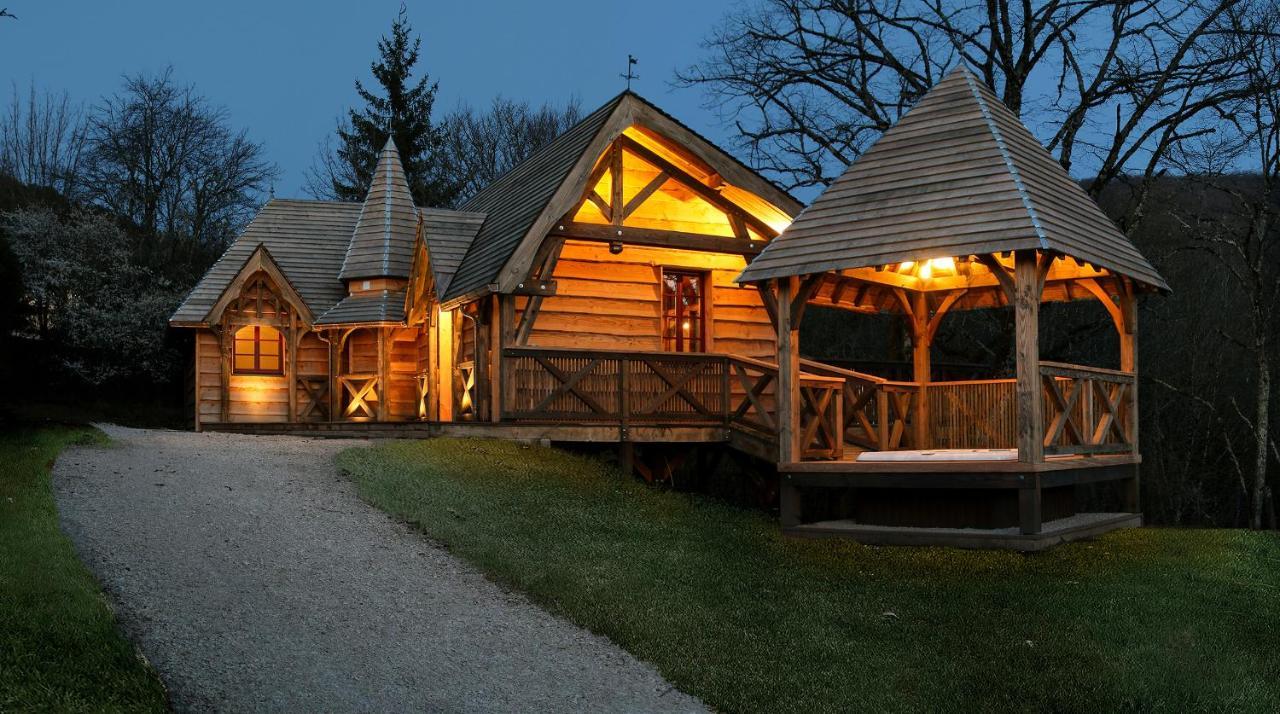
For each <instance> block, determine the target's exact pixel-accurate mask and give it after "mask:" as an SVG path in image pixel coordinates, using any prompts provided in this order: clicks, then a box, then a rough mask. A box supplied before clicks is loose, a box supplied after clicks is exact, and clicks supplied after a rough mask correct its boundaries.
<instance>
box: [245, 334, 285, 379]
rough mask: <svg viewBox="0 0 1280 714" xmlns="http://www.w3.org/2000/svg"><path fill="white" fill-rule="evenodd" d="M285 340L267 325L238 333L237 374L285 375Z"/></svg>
mask: <svg viewBox="0 0 1280 714" xmlns="http://www.w3.org/2000/svg"><path fill="white" fill-rule="evenodd" d="M283 354H284V338H283V336H281V334H280V331H279V330H277V329H276V328H274V327H268V326H267V325H249V326H247V327H242V328H240V329H239V330H237V331H236V353H235V371H236V374H284V360H283V358H282V355H283Z"/></svg>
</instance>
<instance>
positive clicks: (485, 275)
mask: <svg viewBox="0 0 1280 714" xmlns="http://www.w3.org/2000/svg"><path fill="white" fill-rule="evenodd" d="M624 96H626V95H625V94H619V95H618V96H616V97H614V98H613V99H611V100H609V101H608V102H607V103H605V104H604V106H602V107H600V108H599V109H597V110H595V111H594V112H591V113H590V114H588V115H587V116H586V117H584V118H583V119H582V121H580V122H578V123H577V124H576V125H574V126H573V127H572V128H570V129H569V130H568V131H566V132H565V133H563V134H561V135H560V136H559V137H558V138H557V139H555V140H554V141H552V142H551V143H549V144H547V145H546V146H544V147H542V148H541V149H539V150H538V151H537V152H535V153H534V154H533V156H530V157H529V158H528V159H526V160H524V161H523V162H521V163H520V164H518V165H516V166H515V168H513V169H511V170H510V171H508V172H507V173H505V174H503V175H502V176H500V177H499V178H498V180H497V181H494V182H493V183H491V184H489V186H488V187H487V188H485V189H484V190H482V191H481V192H480V193H478V194H476V195H475V196H474V197H472V198H471V200H469V201H467V202H466V203H465V204H464V205H463V206H462V210H464V211H473V212H481V213H484V214H485V215H486V216H487V219H486V220H485V222H484V225H483V226H481V227H480V231H479V232H478V233H477V234H476V237H475V240H474V241H472V243H471V247H470V250H469V251H468V252H467V254H466V256H465V257H464V258H463V259H462V261H461V263H460V265H459V266H458V271H457V273H455V274H454V276H453V279H452V280H451V281H450V285H449V287H448V289H447V290H445V291H444V293H443V295H444V299H446V300H448V299H452V298H455V297H458V296H461V295H466V294H467V293H470V292H472V291H474V290H477V289H480V288H483V287H484V286H486V285H488V284H490V283H492V282H493V281H494V278H495V277H497V275H498V271H500V270H502V266H504V265H506V262H507V259H508V258H510V257H511V254H512V253H513V252H514V251H515V249H516V246H518V245H519V244H520V241H521V240H522V239H523V238H524V236H525V234H526V233H528V232H529V229H530V228H531V227H532V226H533V223H534V221H535V220H537V218H538V216H539V215H540V214H541V213H542V210H543V209H544V208H545V207H546V205H547V202H548V201H550V200H551V196H552V195H553V194H554V193H555V192H556V189H558V188H560V184H562V183H564V180H565V178H567V177H568V175H569V172H570V171H571V170H572V169H573V167H574V164H576V163H577V162H578V160H579V159H581V158H582V155H583V153H585V152H586V150H587V147H588V146H589V145H590V144H591V141H592V140H593V139H594V138H595V137H596V134H597V133H598V132H599V131H600V129H601V128H603V127H604V124H605V122H606V121H607V120H608V119H609V117H610V116H611V115H612V114H613V110H614V109H616V108H617V106H618V104H619V103H621V102H622V98H623V97H624Z"/></svg>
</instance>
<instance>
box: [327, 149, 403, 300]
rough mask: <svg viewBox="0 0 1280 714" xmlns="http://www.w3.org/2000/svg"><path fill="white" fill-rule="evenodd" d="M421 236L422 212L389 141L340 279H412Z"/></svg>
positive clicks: (383, 150) (361, 213)
mask: <svg viewBox="0 0 1280 714" xmlns="http://www.w3.org/2000/svg"><path fill="white" fill-rule="evenodd" d="M417 235H418V209H417V208H416V207H414V205H413V196H412V194H410V193H409V182H408V180H406V179H405V176H404V168H403V167H402V166H401V165H400V152H399V151H398V150H396V145H395V142H394V141H393V140H391V139H390V138H388V139H387V143H386V145H385V146H383V147H382V151H381V153H379V154H378V165H377V168H375V169H374V172H373V178H372V180H371V181H370V183H369V193H368V195H367V196H365V199H364V204H363V205H362V206H361V208H360V221H359V223H358V224H357V225H356V228H355V232H354V233H353V234H352V236H351V245H350V247H348V248H347V257H346V260H345V261H343V263H342V272H341V274H339V276H338V277H340V278H341V279H343V280H356V279H360V278H408V277H409V272H410V270H411V269H412V268H413V242H414V240H416V239H417Z"/></svg>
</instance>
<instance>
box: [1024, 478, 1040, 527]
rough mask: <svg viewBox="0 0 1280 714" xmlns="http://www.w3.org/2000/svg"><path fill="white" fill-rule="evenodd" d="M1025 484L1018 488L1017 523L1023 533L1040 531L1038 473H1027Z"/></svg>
mask: <svg viewBox="0 0 1280 714" xmlns="http://www.w3.org/2000/svg"><path fill="white" fill-rule="evenodd" d="M1027 481H1028V482H1027V484H1026V485H1024V486H1023V487H1022V488H1020V489H1018V524H1019V529H1020V530H1021V531H1022V533H1023V534H1024V535H1034V534H1036V533H1039V532H1040V527H1041V523H1042V522H1043V515H1042V513H1041V510H1040V474H1027Z"/></svg>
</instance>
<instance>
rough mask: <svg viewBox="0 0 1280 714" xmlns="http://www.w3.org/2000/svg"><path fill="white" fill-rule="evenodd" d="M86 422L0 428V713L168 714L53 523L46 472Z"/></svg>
mask: <svg viewBox="0 0 1280 714" xmlns="http://www.w3.org/2000/svg"><path fill="white" fill-rule="evenodd" d="M104 439H105V437H104V436H103V435H102V434H101V433H100V432H98V431H96V430H94V429H89V428H72V427H50V428H42V429H26V430H20V431H13V432H5V433H0V711H5V712H7V711H60V712H61V711H93V712H102V711H128V712H140V711H141V712H145V711H165V710H166V704H165V696H164V690H163V688H162V686H161V684H160V680H159V679H157V678H156V676H155V674H154V673H153V672H152V671H151V669H150V668H149V667H147V665H146V664H145V663H144V662H143V661H142V660H141V659H140V658H139V657H138V656H137V655H136V654H135V653H134V648H133V645H131V644H129V642H128V641H126V640H125V639H124V638H123V637H121V636H120V633H119V632H117V630H116V623H115V618H114V617H113V615H112V614H111V611H110V610H108V609H107V605H106V602H105V601H104V600H103V597H102V593H101V591H100V590H99V588H98V584H97V582H95V581H94V579H93V577H92V576H91V575H90V574H89V572H88V571H87V570H85V567H84V565H82V564H81V563H80V560H79V559H78V558H77V557H76V554H75V550H74V549H73V548H72V545H71V542H70V541H69V540H67V538H66V536H64V535H63V534H62V531H60V530H59V529H58V513H57V509H56V507H55V506H54V502H53V493H52V491H51V489H50V481H49V469H50V467H51V466H52V465H53V460H54V458H55V457H56V456H57V455H58V452H59V451H61V450H62V448H63V447H64V446H67V445H69V444H77V443H94V442H97V441H100V440H104Z"/></svg>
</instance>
